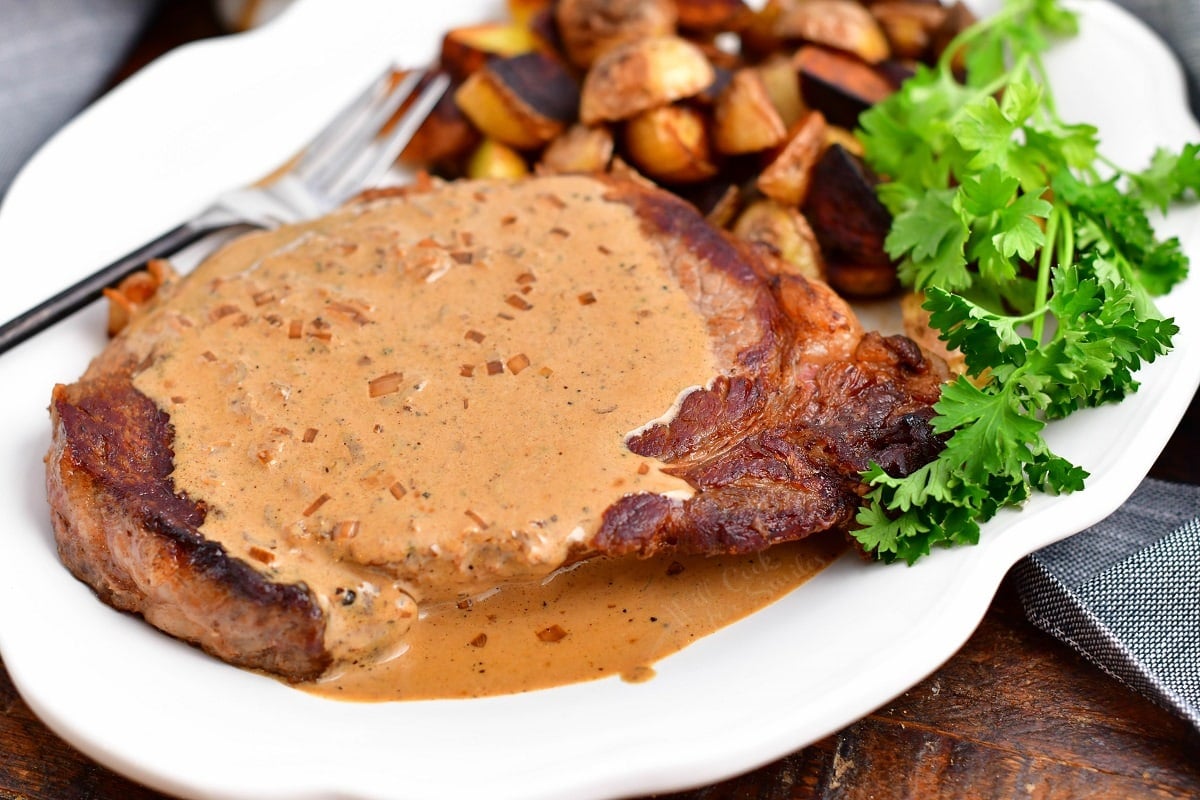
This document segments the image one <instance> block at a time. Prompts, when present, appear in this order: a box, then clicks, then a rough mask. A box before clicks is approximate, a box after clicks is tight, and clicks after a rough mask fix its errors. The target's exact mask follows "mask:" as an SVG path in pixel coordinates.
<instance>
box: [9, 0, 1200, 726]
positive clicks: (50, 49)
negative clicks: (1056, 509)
mask: <svg viewBox="0 0 1200 800" xmlns="http://www.w3.org/2000/svg"><path fill="white" fill-rule="evenodd" d="M1118 2H1120V3H1121V4H1122V5H1124V6H1125V7H1126V8H1128V9H1129V10H1130V11H1132V12H1133V13H1135V14H1137V15H1138V16H1140V17H1141V18H1142V19H1144V20H1145V21H1146V23H1147V24H1148V25H1150V27H1151V28H1153V29H1154V30H1155V31H1157V32H1158V33H1159V34H1160V35H1161V36H1162V37H1163V38H1164V39H1165V40H1166V41H1167V42H1168V43H1169V44H1170V45H1171V46H1172V47H1173V48H1174V49H1175V51H1176V53H1177V54H1178V55H1179V58H1180V60H1181V61H1182V63H1183V64H1184V66H1185V71H1186V72H1187V75H1188V80H1189V87H1190V91H1191V98H1192V108H1193V109H1200V2H1197V1H1196V0H1118ZM156 5H157V0H0V19H3V20H4V24H3V26H0V119H3V120H4V125H3V126H2V127H0V195H2V194H3V192H4V190H5V188H6V187H7V186H8V183H9V181H10V180H11V179H12V177H13V175H14V174H15V173H16V171H17V169H18V168H19V167H20V165H21V164H22V163H23V162H24V161H25V160H26V159H27V158H28V157H29V155H31V154H32V152H33V151H34V150H35V149H36V148H37V147H38V146H39V145H40V144H41V143H42V141H44V140H45V139H46V138H47V137H49V136H50V134H51V133H53V132H54V130H56V129H57V128H58V127H59V126H61V125H62V124H63V123H64V122H66V121H67V120H68V119H69V118H70V117H71V116H72V115H73V114H75V113H76V112H77V111H79V110H80V109H81V108H83V106H84V105H86V103H87V102H89V101H90V100H91V99H93V98H94V97H95V95H96V94H97V93H98V92H99V91H100V90H101V89H102V88H103V87H104V86H105V85H106V83H107V81H108V80H109V77H110V75H111V73H112V71H113V70H114V69H115V68H116V67H117V65H119V64H120V63H121V59H122V58H123V57H124V55H125V53H126V51H127V49H128V48H129V46H130V45H131V44H132V43H133V41H134V39H135V37H136V35H137V34H138V32H139V31H140V30H141V28H142V26H143V24H144V23H145V22H146V21H147V20H148V19H149V17H150V15H151V14H152V12H153V10H154V8H155V6H156ZM1197 515H1200V487H1194V486H1182V485H1173V484H1166V483H1162V482H1160V481H1154V480H1147V481H1146V482H1145V483H1144V484H1143V485H1142V486H1141V487H1140V488H1139V489H1138V491H1137V492H1136V493H1135V494H1134V496H1133V497H1132V498H1131V499H1130V500H1129V502H1127V503H1126V504H1125V505H1124V506H1123V507H1122V508H1121V509H1120V510H1119V511H1117V512H1116V513H1115V514H1113V515H1112V516H1111V517H1110V518H1108V519H1107V520H1105V521H1104V522H1102V523H1101V524H1099V525H1096V526H1095V527H1093V528H1091V529H1089V530H1087V531H1085V532H1083V533H1080V534H1078V535H1076V536H1073V537H1071V538H1069V539H1066V540H1064V541H1062V542H1058V543H1056V544H1054V545H1051V546H1050V547H1047V548H1045V549H1043V550H1041V551H1039V552H1037V553H1034V554H1033V555H1031V556H1029V557H1028V558H1026V559H1024V560H1023V561H1021V562H1020V563H1019V564H1018V566H1017V567H1016V570H1015V576H1016V579H1017V583H1018V588H1019V591H1020V594H1021V598H1022V601H1023V603H1024V605H1025V608H1026V610H1027V613H1028V615H1029V618H1030V619H1031V620H1032V621H1033V622H1034V623H1035V624H1037V625H1039V626H1041V627H1042V628H1044V629H1045V630H1048V631H1050V632H1051V633H1052V634H1054V635H1055V636H1058V637H1059V638H1061V639H1063V640H1065V641H1067V642H1069V643H1070V644H1071V645H1072V646H1074V647H1076V648H1077V649H1079V650H1080V651H1081V652H1083V653H1084V654H1085V655H1086V656H1087V657H1088V658H1090V659H1091V660H1093V661H1094V662H1095V663H1096V664H1098V665H1099V666H1100V667H1101V668H1102V669H1104V670H1106V671H1108V672H1109V673H1111V674H1113V675H1115V676H1116V677H1118V678H1119V679H1121V680H1122V681H1124V682H1126V683H1127V684H1129V685H1130V686H1132V687H1133V688H1135V689H1137V690H1139V691H1141V692H1143V693H1145V694H1146V695H1148V696H1150V697H1151V698H1153V699H1155V700H1156V701H1158V702H1159V703H1161V704H1163V705H1164V706H1166V707H1167V708H1170V709H1172V710H1174V711H1176V712H1177V713H1179V714H1180V715H1182V716H1183V717H1184V718H1186V719H1188V720H1190V721H1191V722H1192V724H1193V725H1195V726H1196V727H1197V728H1200V517H1198V516H1197Z"/></svg>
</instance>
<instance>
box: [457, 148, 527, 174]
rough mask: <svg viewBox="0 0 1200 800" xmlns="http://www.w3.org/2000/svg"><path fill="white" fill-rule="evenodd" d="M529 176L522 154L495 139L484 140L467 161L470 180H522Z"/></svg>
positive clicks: (467, 172)
mask: <svg viewBox="0 0 1200 800" xmlns="http://www.w3.org/2000/svg"><path fill="white" fill-rule="evenodd" d="M527 174H529V166H528V165H527V164H526V163H525V159H524V158H522V156H521V154H520V153H518V152H517V151H516V150H514V149H513V148H511V147H509V146H508V145H506V144H504V143H503V142H498V141H496V140H495V139H484V140H483V141H482V142H480V143H479V146H478V147H476V148H475V150H474V151H472V153H471V156H470V158H468V159H467V169H466V177H468V178H520V177H521V176H523V175H527Z"/></svg>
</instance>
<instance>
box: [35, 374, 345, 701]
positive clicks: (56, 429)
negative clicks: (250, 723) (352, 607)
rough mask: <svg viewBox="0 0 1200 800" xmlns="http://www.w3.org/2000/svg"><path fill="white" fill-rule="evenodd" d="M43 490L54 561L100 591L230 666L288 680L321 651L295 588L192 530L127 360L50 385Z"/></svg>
mask: <svg viewBox="0 0 1200 800" xmlns="http://www.w3.org/2000/svg"><path fill="white" fill-rule="evenodd" d="M50 413H51V420H52V423H53V440H52V442H53V443H52V446H51V450H50V453H49V455H48V456H47V467H48V468H47V471H46V483H47V487H46V488H47V495H48V497H49V500H50V506H51V508H52V512H53V513H52V520H53V524H54V533H55V539H56V541H57V544H58V550H59V556H60V557H61V559H62V561H63V563H64V564H65V565H66V566H67V567H68V568H69V569H70V570H71V572H72V573H74V575H75V576H76V577H78V578H79V579H80V580H82V581H84V582H85V583H87V584H88V585H89V586H91V587H92V588H93V589H94V590H95V591H96V593H97V594H98V595H99V596H100V598H101V599H102V600H104V601H105V602H107V603H109V604H110V605H113V606H115V607H116V608H119V609H121V610H123V611H130V612H133V613H136V614H142V615H143V616H144V617H145V618H146V620H147V621H148V622H150V623H151V624H153V625H154V626H156V627H158V628H160V629H162V630H164V631H166V632H167V633H170V634H172V635H173V636H177V637H179V638H181V639H184V640H186V641H189V642H193V643H195V644H197V645H199V646H200V647H202V648H203V649H204V650H206V651H208V652H210V653H212V654H213V655H215V656H217V657H218V658H221V659H224V660H226V661H229V662H231V663H233V664H237V665H239V666H245V667H252V668H257V669H263V670H267V671H269V672H274V673H278V674H280V675H283V676H286V677H287V678H289V679H292V680H306V679H310V678H315V677H317V676H318V675H320V674H321V673H322V672H323V671H324V670H325V669H326V667H327V666H328V665H329V661H330V657H329V654H328V653H327V652H326V651H325V648H324V644H323V636H324V619H323V617H322V614H321V612H320V609H319V608H318V607H317V606H316V605H315V604H314V602H313V600H312V598H311V597H310V596H309V593H308V591H307V590H306V589H305V588H304V587H302V586H286V585H279V584H275V583H271V582H270V581H267V580H266V579H265V578H263V576H262V575H260V574H259V573H258V572H256V571H254V570H253V569H251V568H250V567H249V566H248V565H246V564H245V563H243V562H241V561H239V560H237V559H234V558H230V557H229V556H228V555H227V554H226V553H225V550H224V548H222V547H221V545H219V544H217V543H215V542H212V541H209V540H207V539H205V538H204V537H203V536H201V535H200V533H199V532H198V530H197V529H198V527H199V525H200V523H201V522H203V520H204V507H203V505H202V504H200V503H196V502H193V501H191V500H189V499H187V498H185V497H181V496H179V495H177V494H175V492H174V487H173V485H172V482H171V479H170V472H171V468H172V455H173V454H172V452H171V449H170V448H171V444H170V443H171V440H172V435H173V434H172V432H171V425H170V423H169V421H168V418H167V415H166V414H165V413H164V412H162V411H160V410H159V409H158V408H157V407H156V406H155V405H154V403H153V402H152V401H151V400H150V399H149V398H147V397H146V396H145V395H142V394H141V393H140V392H138V391H137V390H136V389H134V387H133V385H132V383H131V380H130V374H129V371H128V370H122V371H119V372H111V373H107V374H102V375H100V376H97V377H95V378H91V379H88V380H85V381H82V382H80V383H77V384H73V385H71V386H56V387H55V389H54V393H53V397H52V400H51V406H50Z"/></svg>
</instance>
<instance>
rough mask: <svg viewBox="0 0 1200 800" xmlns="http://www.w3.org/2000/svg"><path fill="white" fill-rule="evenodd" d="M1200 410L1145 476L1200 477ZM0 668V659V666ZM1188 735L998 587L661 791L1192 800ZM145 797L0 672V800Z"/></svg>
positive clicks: (1197, 407)
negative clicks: (841, 705)
mask: <svg viewBox="0 0 1200 800" xmlns="http://www.w3.org/2000/svg"><path fill="white" fill-rule="evenodd" d="M218 32H219V30H218V29H217V26H216V22H215V20H214V19H213V18H212V14H211V10H210V9H209V3H207V2H201V1H200V0H174V1H173V2H169V3H164V4H163V6H162V13H161V14H160V16H159V18H158V19H157V20H156V21H155V23H154V24H153V25H152V27H151V29H150V30H149V31H148V33H147V35H146V37H145V38H144V40H143V42H142V43H141V45H140V46H139V47H138V49H137V50H136V51H135V52H134V53H133V54H132V55H131V57H130V59H129V62H128V64H127V65H126V67H125V69H123V70H122V72H121V74H120V76H119V77H122V76H126V75H128V74H130V73H131V72H132V71H134V70H136V69H137V68H139V67H140V66H142V65H144V64H145V63H147V62H148V61H149V60H151V59H152V58H153V57H154V56H156V55H158V54H160V53H162V52H164V51H165V50H167V49H169V48H171V47H174V46H176V45H178V44H180V43H182V42H185V41H189V40H192V39H196V38H201V37H204V36H211V35H215V34H217V33H218ZM1198 437H1200V403H1197V402H1196V401H1193V403H1192V408H1190V409H1189V411H1188V414H1187V417H1186V418H1185V419H1184V421H1183V423H1182V425H1181V426H1180V428H1179V430H1178V431H1177V432H1176V434H1175V436H1174V437H1173V438H1172V440H1171V442H1170V444H1168V446H1167V448H1166V450H1165V451H1164V452H1163V454H1162V457H1161V458H1160V459H1159V460H1158V463H1157V464H1156V465H1155V468H1154V471H1153V473H1152V474H1153V475H1154V476H1155V477H1159V478H1163V479H1166V480H1173V481H1180V482H1186V483H1200V464H1197V459H1196V457H1195V451H1196V445H1197V443H1198V442H1200V438H1198ZM0 667H2V664H0ZM1197 753H1200V737H1197V735H1196V734H1195V733H1193V732H1192V731H1191V729H1190V728H1189V727H1188V726H1187V725H1186V724H1185V723H1184V722H1182V721H1181V720H1179V719H1177V718H1176V717H1173V716H1171V715H1170V714H1168V713H1167V712H1165V711H1163V710H1161V709H1159V708H1158V707H1157V706H1155V705H1153V704H1152V703H1150V702H1149V701H1148V700H1146V699H1144V698H1142V697H1141V696H1139V695H1137V694H1135V693H1133V692H1132V691H1130V690H1128V689H1126V688H1125V687H1124V686H1122V685H1121V684H1119V683H1117V682H1116V681H1114V680H1113V679H1111V678H1109V677H1108V676H1107V675H1106V674H1104V673H1103V672H1101V671H1100V670H1098V669H1097V668H1095V667H1094V666H1092V665H1091V664H1089V663H1088V662H1086V661H1085V660H1084V659H1082V658H1081V657H1079V656H1077V655H1076V654H1075V653H1074V652H1073V651H1071V650H1070V649H1069V648H1067V647H1066V646H1064V645H1062V644H1061V643H1059V642H1058V641H1056V640H1055V639H1053V638H1052V637H1050V636H1048V635H1046V634H1044V633H1042V632H1041V631H1039V630H1037V629H1035V628H1034V627H1033V626H1032V625H1030V624H1029V623H1028V622H1027V621H1026V620H1025V617H1024V615H1023V614H1022V612H1021V608H1020V604H1019V602H1018V601H1017V599H1016V594H1015V591H1014V589H1013V587H1012V585H1011V583H1010V582H1009V581H1007V580H1006V581H1005V582H1004V584H1003V585H1002V586H1001V588H1000V590H999V592H998V594H997V596H996V598H995V600H994V602H993V603H992V605H991V607H990V608H989V610H988V612H987V615H986V616H985V618H984V619H983V622H982V624H981V625H980V626H979V628H978V630H977V631H976V632H975V634H974V635H973V636H972V637H971V639H970V640H969V641H968V642H967V643H966V644H965V645H964V646H963V648H962V649H961V650H960V651H959V652H958V653H956V654H955V655H954V657H953V658H951V659H950V660H949V661H948V662H947V663H946V664H945V665H943V666H942V667H941V668H940V669H939V670H937V671H936V672H935V673H934V674H933V675H931V676H929V677H928V678H927V679H926V680H924V681H922V682H921V683H919V684H918V685H916V686H915V687H913V688H912V689H910V690H909V691H907V692H905V693H904V694H902V695H901V696H900V697H898V698H896V699H895V700H893V701H892V702H891V703H889V704H888V705H886V706H885V707H883V708H881V709H879V710H878V711H876V712H875V713H873V714H870V715H869V716H867V717H865V718H864V719H862V720H859V721H858V722H855V723H854V724H852V725H850V726H849V727H847V728H846V729H844V730H842V731H840V732H839V733H837V734H835V735H833V736H830V737H828V738H826V739H823V740H822V741H819V742H817V743H815V744H813V745H811V746H810V747H806V748H804V749H803V750H800V751H798V752H796V753H793V754H791V755H789V756H787V757H786V758H783V759H780V760H778V761H776V762H774V763H772V764H769V765H767V766H765V767H762V768H760V769H758V770H755V771H753V772H750V773H747V774H746V775H742V776H739V777H736V778H731V779H729V780H726V781H723V782H721V783H718V784H716V785H714V786H709V787H705V788H701V789H697V790H694V791H689V792H683V793H679V794H672V795H669V796H664V797H668V798H669V800H735V798H736V799H740V798H761V799H762V800H785V799H786V800H810V799H811V800H818V799H819V800H835V799H836V800H868V799H869V798H913V799H914V800H917V799H919V800H937V799H938V798H975V797H979V798H1010V797H1011V798H1016V797H1021V798H1025V797H1029V798H1038V799H1039V800H1076V799H1077V798H1099V799H1100V800H1138V799H1139V798H1158V799H1160V800H1161V799H1162V798H1188V797H1200V759H1197V757H1196V754H1197ZM162 797H163V795H160V794H158V793H156V792H153V791H150V790H149V789H146V788H144V787H142V786H139V785H137V784H134V783H131V782H129V781H128V780H126V779H124V778H122V777H120V776H118V775H116V774H114V773H112V772H110V771H109V770H107V769H104V768H103V767H100V766H98V765H97V764H95V763H94V762H92V761H91V760H90V759H88V758H86V757H85V756H83V755H82V754H81V753H79V752H78V751H77V750H75V749H74V748H72V747H71V746H70V745H68V744H66V743H65V742H63V741H62V740H61V739H59V738H58V737H57V736H55V735H54V734H53V733H51V732H50V731H49V729H47V728H46V727H45V726H44V725H43V724H42V723H41V722H40V721H39V720H38V719H37V718H36V717H35V716H34V714H33V713H32V712H31V711H30V709H29V708H28V707H27V706H26V705H25V703H24V702H23V701H22V700H21V698H20V697H19V696H18V695H17V693H16V691H15V689H14V688H13V686H12V682H11V681H10V679H9V677H8V674H7V672H4V671H3V670H2V669H0V800H75V799H76V798H114V799H115V798H120V800H158V799H159V798H162Z"/></svg>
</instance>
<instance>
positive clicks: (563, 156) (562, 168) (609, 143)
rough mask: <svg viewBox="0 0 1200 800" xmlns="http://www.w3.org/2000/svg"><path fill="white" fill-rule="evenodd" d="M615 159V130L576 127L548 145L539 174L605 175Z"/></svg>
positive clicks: (538, 166)
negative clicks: (610, 163) (588, 173)
mask: <svg viewBox="0 0 1200 800" xmlns="http://www.w3.org/2000/svg"><path fill="white" fill-rule="evenodd" d="M612 157H613V135H612V131H610V130H609V129H608V128H603V127H588V126H587V125H581V124H575V125H572V126H571V127H570V128H569V129H568V130H567V132H566V133H564V134H562V135H561V136H559V137H558V138H556V139H554V140H553V141H552V142H550V144H548V145H546V149H545V150H543V151H542V158H541V161H539V162H538V165H537V171H538V172H540V173H564V172H604V171H605V170H607V169H608V165H609V162H610V161H612Z"/></svg>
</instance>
